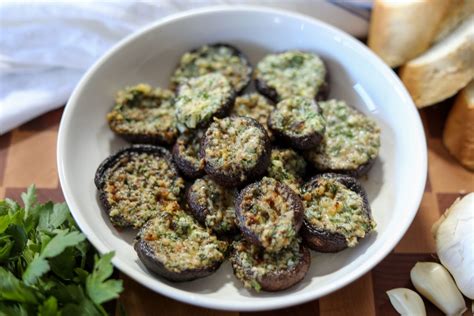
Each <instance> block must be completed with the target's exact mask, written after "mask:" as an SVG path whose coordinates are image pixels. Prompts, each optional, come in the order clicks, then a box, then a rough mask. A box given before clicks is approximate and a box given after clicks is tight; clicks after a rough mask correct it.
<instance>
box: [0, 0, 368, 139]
mask: <svg viewBox="0 0 474 316" xmlns="http://www.w3.org/2000/svg"><path fill="white" fill-rule="evenodd" d="M367 3H370V0H369V1H367V0H355V1H354V2H349V1H335V0H332V1H323V0H320V1H313V0H266V1H264V0H260V1H250V0H243V1H242V0H240V1H239V0H198V1H183V0H157V1H133V0H126V1H84V0H81V1H77V2H75V1H72V2H71V1H67V2H66V1H49V2H43V1H41V2H38V1H35V2H18V1H6V2H5V1H3V2H1V3H0V134H3V133H5V132H7V131H9V130H10V129H12V128H15V127H17V126H18V125H21V124H22V123H24V122H27V121H29V120H30V119H32V118H34V117H36V116H39V115H41V114H43V113H45V112H48V111H50V110H52V109H54V108H58V107H60V106H62V105H64V104H65V103H66V101H67V99H68V97H69V95H70V94H71V92H72V90H73V89H74V86H75V85H76V84H77V82H78V81H79V79H80V77H81V76H82V75H83V74H84V72H85V71H86V70H87V68H88V67H90V66H91V65H92V64H93V63H94V61H96V60H97V59H98V58H99V57H100V56H101V55H102V54H103V53H104V52H105V51H107V49H109V48H110V47H111V46H112V45H114V44H115V43H116V42H118V41H119V40H120V39H122V38H124V37H125V36H127V35H128V34H130V33H132V32H133V31H135V30H137V29H139V28H141V27H142V26H144V25H145V24H148V23H151V22H154V21H156V20H158V19H160V18H162V17H164V16H167V15H169V14H172V13H175V12H179V11H184V10H189V9H193V8H198V7H204V6H208V5H222V4H224V5H234V4H258V5H266V6H272V7H279V8H285V9H289V10H293V11H297V12H301V13H304V14H307V15H310V16H313V17H316V18H318V19H321V20H324V21H326V22H329V23H331V24H333V25H335V26H337V27H339V28H341V29H343V30H345V31H347V32H349V33H351V34H353V35H355V36H358V37H363V36H365V35H366V33H367V28H368V11H366V10H364V9H363V8H361V5H362V7H364V6H365V5H366V4H367ZM354 4H355V5H356V6H354Z"/></svg>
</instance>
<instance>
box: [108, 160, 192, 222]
mask: <svg viewBox="0 0 474 316" xmlns="http://www.w3.org/2000/svg"><path fill="white" fill-rule="evenodd" d="M106 177H107V182H106V184H105V186H104V190H105V193H106V198H107V202H108V203H109V205H110V213H109V217H110V220H111V221H112V223H114V225H117V226H133V227H135V228H138V227H141V226H142V225H143V224H144V223H145V222H146V221H147V220H148V219H149V218H151V217H153V216H156V214H157V213H158V212H159V210H160V209H161V208H162V207H163V206H164V205H166V204H167V203H169V202H170V201H171V202H173V201H176V200H178V199H179V196H180V193H181V190H182V189H183V188H184V181H183V179H181V178H180V177H179V176H178V174H177V173H176V172H175V169H174V168H173V166H172V165H171V163H170V161H168V160H167V159H165V158H162V157H159V156H157V155H153V154H149V153H131V154H128V155H124V156H123V157H122V158H121V159H120V161H118V162H117V163H116V164H115V165H114V166H113V167H112V168H111V169H109V170H108V171H107V174H106Z"/></svg>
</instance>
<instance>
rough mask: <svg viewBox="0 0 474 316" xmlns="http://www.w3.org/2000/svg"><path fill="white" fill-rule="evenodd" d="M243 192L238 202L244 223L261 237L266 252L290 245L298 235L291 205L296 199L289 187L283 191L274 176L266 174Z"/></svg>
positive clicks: (276, 250)
mask: <svg viewBox="0 0 474 316" xmlns="http://www.w3.org/2000/svg"><path fill="white" fill-rule="evenodd" d="M249 188H250V189H249ZM244 192H245V193H244V195H243V197H242V201H241V203H240V205H239V207H240V210H241V214H242V217H243V220H244V223H243V224H244V225H245V226H246V227H247V228H248V229H249V230H250V231H252V232H253V233H255V234H256V235H257V236H258V239H259V241H260V242H261V243H262V246H263V247H264V248H265V249H266V250H267V251H270V252H278V251H280V250H281V249H283V248H285V247H287V246H288V245H289V244H290V243H291V242H292V241H293V239H294V238H295V236H296V234H297V232H296V230H295V228H294V225H295V212H294V209H293V205H292V204H291V203H292V202H294V200H293V199H292V197H291V196H290V193H289V192H288V190H283V189H282V186H281V185H279V183H278V181H276V180H275V179H272V178H267V177H264V178H263V179H262V180H260V181H259V182H257V183H254V184H252V185H251V186H250V187H247V188H246V189H245V191H244ZM241 194H242V193H241Z"/></svg>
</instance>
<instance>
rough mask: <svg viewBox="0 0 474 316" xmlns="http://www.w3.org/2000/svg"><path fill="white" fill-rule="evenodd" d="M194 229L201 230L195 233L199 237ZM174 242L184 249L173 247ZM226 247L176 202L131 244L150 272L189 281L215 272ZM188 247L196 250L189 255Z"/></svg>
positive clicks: (178, 280)
mask: <svg viewBox="0 0 474 316" xmlns="http://www.w3.org/2000/svg"><path fill="white" fill-rule="evenodd" d="M172 208H175V209H172ZM189 223H191V224H189ZM188 224H189V225H188ZM186 225H187V226H186ZM180 226H185V227H180ZM196 229H197V230H200V233H199V234H197V236H200V237H191V236H192V234H191V231H192V230H196ZM161 230H165V231H161ZM168 230H169V231H168ZM191 238H197V240H196V241H193V240H192V239H191ZM173 243H176V244H177V245H178V248H179V249H181V248H183V250H181V251H178V250H176V249H174V248H173ZM206 247H208V249H209V247H211V248H210V249H211V250H206ZM227 248H228V243H227V242H226V241H222V240H219V239H217V238H216V237H215V236H214V235H211V234H210V233H209V231H207V230H206V229H205V228H203V227H201V226H200V225H198V224H197V223H195V222H194V219H193V218H192V217H191V216H190V215H189V214H187V213H185V212H184V211H182V210H180V209H179V206H177V204H176V205H175V206H171V207H168V208H167V209H165V210H163V211H162V212H160V213H159V214H158V216H157V217H155V218H153V219H151V220H149V221H148V222H147V223H146V224H145V225H144V226H143V227H142V229H141V230H140V232H139V233H138V235H137V238H136V240H135V244H134V249H135V251H136V252H137V255H138V258H139V259H140V260H141V262H142V263H143V264H144V265H145V267H146V268H147V269H148V270H149V271H151V272H153V273H154V274H156V275H159V276H161V277H163V278H165V279H167V280H170V281H173V282H184V281H191V280H195V279H198V278H203V277H206V276H208V275H210V274H212V273H214V272H215V271H216V270H217V269H218V268H219V267H220V265H221V264H222V262H223V261H224V260H225V257H226V253H227ZM191 250H192V251H196V252H197V253H196V254H189V251H191ZM206 252H208V253H206ZM206 255H207V256H206ZM209 256H211V257H210V258H209ZM163 258H165V260H163ZM196 258H199V260H196ZM180 260H181V261H182V262H180Z"/></svg>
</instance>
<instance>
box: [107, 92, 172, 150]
mask: <svg viewBox="0 0 474 316" xmlns="http://www.w3.org/2000/svg"><path fill="white" fill-rule="evenodd" d="M174 113H175V108H174V93H173V92H172V91H170V90H166V89H161V88H155V89H153V88H152V87H151V86H150V85H147V84H143V83H142V84H138V85H136V86H132V87H127V88H125V89H124V90H121V91H119V92H118V93H117V97H116V99H115V106H114V107H113V109H112V111H111V112H109V113H108V114H107V121H108V123H109V126H110V128H111V129H112V130H113V131H114V132H115V133H117V134H119V135H121V136H123V137H124V138H126V139H128V140H130V141H133V142H147V143H165V144H172V143H173V141H174V140H175V139H176V137H177V136H178V130H177V127H176V119H175V114H174Z"/></svg>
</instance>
